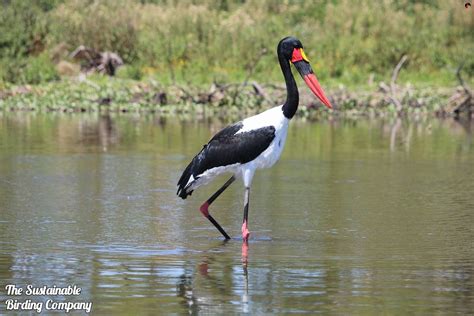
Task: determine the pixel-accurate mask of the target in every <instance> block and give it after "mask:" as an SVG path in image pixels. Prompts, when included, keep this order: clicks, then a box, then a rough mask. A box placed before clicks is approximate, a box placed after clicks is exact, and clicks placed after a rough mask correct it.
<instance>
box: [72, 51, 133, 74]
mask: <svg viewBox="0 0 474 316" xmlns="http://www.w3.org/2000/svg"><path fill="white" fill-rule="evenodd" d="M70 56H71V57H72V58H74V59H76V60H81V61H82V65H81V70H82V71H84V72H86V73H91V72H98V73H102V74H107V75H109V76H114V75H115V72H116V70H117V68H118V67H120V66H122V65H123V64H124V63H123V60H122V58H121V57H120V56H119V55H118V54H116V53H112V52H107V51H105V52H98V51H96V50H94V49H92V48H89V47H86V46H84V45H80V46H78V47H77V48H76V49H75V50H74V51H73V52H72V53H71V54H70Z"/></svg>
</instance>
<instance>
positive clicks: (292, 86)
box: [177, 36, 332, 241]
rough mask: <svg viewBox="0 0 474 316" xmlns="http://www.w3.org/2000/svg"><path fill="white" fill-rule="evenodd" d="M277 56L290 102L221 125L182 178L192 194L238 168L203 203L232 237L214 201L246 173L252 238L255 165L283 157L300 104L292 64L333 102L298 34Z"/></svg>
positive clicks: (184, 193)
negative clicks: (212, 208) (214, 209)
mask: <svg viewBox="0 0 474 316" xmlns="http://www.w3.org/2000/svg"><path fill="white" fill-rule="evenodd" d="M277 56H278V62H279V64H280V67H281V71H282V73H283V77H284V79H285V83H286V91H287V96H286V100H285V103H283V104H282V105H279V106H276V107H273V108H270V109H268V110H266V111H264V112H261V113H259V114H257V115H254V116H251V117H248V118H245V119H243V120H242V121H239V122H237V123H234V124H231V125H229V126H227V127H225V128H224V129H222V130H221V131H219V132H218V133H217V134H215V135H214V136H213V137H212V138H211V140H210V141H209V142H208V143H207V144H205V145H204V146H203V147H202V149H201V151H199V153H198V154H197V155H196V156H195V157H194V158H193V159H192V160H191V162H190V163H189V164H188V166H187V167H186V168H185V170H184V171H183V173H182V175H181V177H180V178H179V181H178V184H177V187H178V191H177V195H178V196H179V197H181V198H182V199H186V198H187V197H188V196H189V195H191V194H192V193H193V191H194V190H196V189H197V188H198V187H201V186H203V185H206V184H208V183H210V182H211V181H212V180H213V179H214V178H215V177H217V176H218V175H221V174H223V173H230V174H232V176H231V177H230V179H229V180H227V181H226V182H225V183H224V185H222V187H220V188H219V189H218V190H217V191H216V192H215V193H214V194H213V195H212V196H211V197H210V198H209V199H207V200H206V201H205V202H204V203H203V204H202V205H201V206H200V208H199V210H200V212H201V213H202V215H204V217H206V218H207V219H208V220H209V221H210V222H211V223H212V224H213V225H214V226H215V227H216V228H217V229H218V230H219V232H220V233H221V234H222V235H223V236H224V238H225V239H226V240H227V239H231V238H230V236H229V235H228V234H227V233H226V232H225V230H224V229H223V228H222V226H221V225H220V224H219V223H218V222H217V221H216V220H215V219H214V217H212V216H211V214H210V213H209V206H210V205H211V204H212V203H213V202H214V201H215V200H216V199H217V198H218V197H219V196H220V195H221V194H222V192H224V191H225V190H226V189H227V188H228V187H229V186H230V185H231V184H232V183H233V182H234V181H235V180H236V179H242V180H243V184H244V187H245V193H244V214H243V215H244V216H243V221H242V228H241V232H242V239H243V240H244V241H248V238H249V236H250V231H249V229H248V214H249V202H250V188H251V184H252V179H253V177H254V174H255V171H256V170H257V169H263V168H270V167H271V166H273V165H274V164H275V163H276V162H277V161H278V160H279V158H280V155H281V153H282V151H283V147H284V145H285V141H286V137H287V134H288V125H289V122H290V120H291V119H292V118H293V117H294V115H295V113H296V111H297V109H298V104H299V93H298V87H297V85H296V81H295V78H294V76H293V74H292V72H291V65H290V64H292V65H293V66H294V67H295V68H296V70H297V71H298V72H299V74H300V75H301V77H302V78H303V80H304V82H305V83H306V85H307V86H308V87H309V89H310V90H311V91H312V92H313V94H314V95H315V96H316V97H318V98H319V100H320V101H321V102H322V103H323V104H324V105H325V106H326V107H328V108H330V109H331V108H332V105H331V102H330V101H329V99H328V98H327V97H326V94H325V93H324V91H323V89H322V87H321V85H320V84H319V82H318V79H317V77H316V75H315V74H314V72H313V70H312V68H311V65H310V62H309V59H308V57H307V56H306V54H305V52H304V50H303V44H302V43H301V41H300V40H298V39H297V38H295V37H292V36H288V37H285V38H283V39H282V40H281V41H280V42H279V43H278V45H277Z"/></svg>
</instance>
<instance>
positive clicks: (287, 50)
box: [277, 36, 303, 60]
mask: <svg viewBox="0 0 474 316" xmlns="http://www.w3.org/2000/svg"><path fill="white" fill-rule="evenodd" d="M295 48H296V49H299V48H303V44H301V42H300V40H299V39H297V38H296V37H293V36H288V37H285V38H284V39H282V40H281V41H280V43H278V46H277V53H278V55H279V56H281V55H282V56H283V57H285V59H287V60H291V58H292V56H293V51H294V50H295Z"/></svg>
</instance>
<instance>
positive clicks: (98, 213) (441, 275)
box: [0, 114, 474, 315]
mask: <svg viewBox="0 0 474 316" xmlns="http://www.w3.org/2000/svg"><path fill="white" fill-rule="evenodd" d="M226 123H227V122H224V123H223V122H220V121H218V120H212V119H206V120H203V121H200V122H197V121H195V120H184V119H180V118H176V119H163V118H161V119H160V118H155V117H147V118H143V117H133V116H130V115H127V116H113V117H107V116H100V117H99V116H98V115H97V114H95V115H72V116H68V115H56V114H49V115H39V114H2V116H0V245H1V248H0V302H1V304H0V311H5V308H6V307H5V306H6V305H5V304H4V303H5V301H6V299H12V298H16V299H19V300H20V301H24V300H25V299H28V298H29V299H32V300H33V301H45V300H46V299H49V298H51V297H48V296H40V297H26V296H20V297H12V296H6V292H5V285H6V284H16V285H18V286H19V287H25V286H26V285H27V284H33V285H35V286H41V285H49V286H52V285H53V284H55V285H57V286H66V285H70V284H71V285H72V284H76V285H77V286H79V287H81V289H82V292H81V295H80V296H79V297H53V299H56V300H65V301H92V302H93V307H92V313H94V314H117V313H124V314H132V313H133V314H144V313H145V314H146V313H148V314H187V313H202V314H206V313H214V312H215V313H221V314H223V313H225V314H229V313H250V314H268V313H297V314H301V313H323V314H326V313H333V314H377V315H378V314H384V313H385V314H387V313H388V314H428V315H429V314H434V313H439V312H443V313H450V314H451V313H452V314H455V313H459V314H467V313H472V311H473V310H474V279H473V275H474V242H473V240H474V188H473V179H474V168H473V166H474V145H473V141H472V132H471V126H470V125H469V124H464V125H463V124H461V123H458V122H456V121H454V120H451V119H449V120H444V121H438V120H432V121H429V120H426V121H424V120H420V121H401V120H361V121H356V122H354V121H335V122H319V123H308V122H302V121H294V122H292V123H291V128H290V132H289V137H288V140H287V144H286V148H285V151H284V154H283V156H282V159H281V160H280V162H279V163H278V164H277V165H275V166H274V167H273V168H272V169H269V170H264V171H260V172H257V174H256V176H255V178H254V183H253V186H252V191H251V197H250V213H249V220H250V223H249V228H250V231H251V233H252V234H251V241H250V243H249V245H248V253H247V256H245V255H244V256H243V252H242V241H241V239H239V235H240V226H241V221H242V213H243V205H242V203H243V193H244V191H243V187H242V184H241V182H240V181H239V182H236V183H235V184H233V185H232V186H231V187H230V188H229V189H228V190H227V191H226V192H225V193H224V194H223V195H222V196H221V197H220V198H219V199H218V200H217V201H216V202H215V203H214V204H213V205H212V206H211V208H210V210H211V213H212V214H213V215H214V216H215V218H216V219H217V220H218V221H219V222H220V223H221V224H222V225H223V226H224V228H225V229H226V230H227V232H228V233H229V234H230V235H231V236H234V237H236V238H235V239H233V240H231V241H229V242H223V241H222V238H221V236H220V235H219V233H218V232H217V230H216V229H215V228H214V227H213V226H212V225H211V224H210V223H209V222H207V221H206V220H205V219H204V218H203V217H202V216H201V215H200V213H199V211H198V208H199V205H200V204H201V203H202V202H203V201H204V200H205V199H207V198H208V197H209V196H210V195H211V194H212V193H213V192H214V191H215V190H216V189H217V188H218V187H219V186H220V185H221V184H223V183H224V182H225V181H226V179H227V178H226V177H221V178H219V179H217V180H216V181H215V182H213V183H212V184H211V185H209V186H208V187H205V188H201V189H199V190H198V191H196V192H195V193H194V194H193V196H192V197H191V198H189V199H187V200H186V201H183V200H181V199H178V198H177V196H176V195H175V192H176V187H175V185H176V182H177V179H178V178H179V176H180V172H181V171H182V170H183V169H184V167H185V166H186V164H187V163H188V162H189V160H190V159H191V158H192V157H193V155H194V154H195V153H196V152H197V151H199V149H200V148H201V146H202V145H203V144H204V143H205V142H206V141H207V140H208V139H209V138H210V136H211V135H212V134H214V133H215V132H217V131H218V130H219V129H220V128H221V127H223V126H224V125H225V124H226Z"/></svg>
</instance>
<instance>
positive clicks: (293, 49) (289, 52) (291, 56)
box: [278, 36, 332, 109]
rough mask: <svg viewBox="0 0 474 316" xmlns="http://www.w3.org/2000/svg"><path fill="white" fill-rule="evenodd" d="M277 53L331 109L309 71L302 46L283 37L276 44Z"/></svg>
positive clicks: (293, 38) (311, 71) (293, 39)
mask: <svg viewBox="0 0 474 316" xmlns="http://www.w3.org/2000/svg"><path fill="white" fill-rule="evenodd" d="M278 53H279V55H280V56H283V57H284V58H285V59H287V60H288V61H289V62H291V63H292V64H293V65H294V66H295V68H296V69H297V70H298V72H299V73H300V75H301V77H302V78H303V80H304V81H305V83H306V84H307V85H308V87H309V89H310V90H311V91H312V92H313V93H314V95H315V96H317V97H318V99H319V100H321V102H322V103H323V104H324V105H326V106H327V107H328V108H330V109H332V105H331V102H329V99H328V98H327V97H326V95H325V94H324V91H323V88H321V85H320V84H319V82H318V79H317V78H316V75H315V74H314V72H313V69H311V65H310V63H309V59H308V57H306V54H305V52H304V50H303V44H301V42H300V41H299V39H297V38H295V37H291V36H290V37H285V38H284V39H282V40H281V41H280V43H279V44H278Z"/></svg>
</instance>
